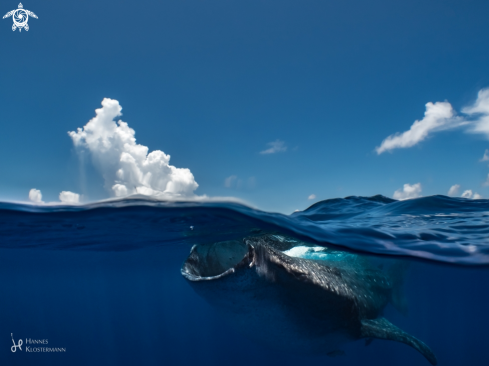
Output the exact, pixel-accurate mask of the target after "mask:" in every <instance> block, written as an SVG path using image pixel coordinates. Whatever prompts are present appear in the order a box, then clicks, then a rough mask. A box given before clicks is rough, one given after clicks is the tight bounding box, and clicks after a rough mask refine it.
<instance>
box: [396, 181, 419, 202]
mask: <svg viewBox="0 0 489 366" xmlns="http://www.w3.org/2000/svg"><path fill="white" fill-rule="evenodd" d="M393 197H394V199H396V200H401V201H402V200H407V199H410V198H417V197H421V183H416V184H413V185H411V184H407V183H406V184H404V186H403V188H402V189H398V190H397V191H395V192H394V196H393Z"/></svg>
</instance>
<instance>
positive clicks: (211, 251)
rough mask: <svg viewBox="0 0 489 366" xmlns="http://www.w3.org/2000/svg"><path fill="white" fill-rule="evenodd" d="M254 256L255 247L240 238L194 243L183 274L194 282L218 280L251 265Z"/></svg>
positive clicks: (184, 265)
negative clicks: (209, 242)
mask: <svg viewBox="0 0 489 366" xmlns="http://www.w3.org/2000/svg"><path fill="white" fill-rule="evenodd" d="M253 258H254V251H253V248H252V247H250V246H249V245H247V244H245V243H243V242H242V241H238V240H232V241H224V242H219V243H213V244H207V245H194V246H193V247H192V249H191V250H190V254H189V256H188V258H187V260H186V261H185V263H184V264H183V267H182V275H183V276H184V277H185V278H186V279H187V280H189V281H192V282H195V281H206V280H216V279H219V278H222V277H224V276H226V275H228V274H231V273H234V272H235V271H236V270H237V269H238V268H240V267H242V266H246V265H249V264H250V263H252V262H253Z"/></svg>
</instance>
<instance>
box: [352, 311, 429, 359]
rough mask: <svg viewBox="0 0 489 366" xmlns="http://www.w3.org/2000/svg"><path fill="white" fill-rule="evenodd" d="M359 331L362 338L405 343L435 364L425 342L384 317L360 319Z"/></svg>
mask: <svg viewBox="0 0 489 366" xmlns="http://www.w3.org/2000/svg"><path fill="white" fill-rule="evenodd" d="M361 332H362V334H361V337H362V338H378V339H386V340H390V341H396V342H402V343H405V344H407V345H408V346H411V347H413V348H414V349H416V350H417V351H418V352H419V353H421V354H422V355H423V356H424V357H426V359H427V360H428V361H429V362H430V363H431V364H432V365H436V364H437V360H436V357H435V355H434V354H433V352H432V351H431V349H430V348H429V347H428V346H427V345H426V344H424V343H423V342H421V341H420V340H419V339H417V338H415V337H413V336H412V335H410V334H407V333H406V332H404V331H403V330H401V329H399V328H398V327H396V326H395V325H393V324H392V323H390V322H389V321H388V320H387V319H385V318H378V319H364V320H362V328H361Z"/></svg>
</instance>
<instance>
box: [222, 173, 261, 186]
mask: <svg viewBox="0 0 489 366" xmlns="http://www.w3.org/2000/svg"><path fill="white" fill-rule="evenodd" d="M255 186H256V178H255V177H249V178H248V179H241V178H238V176H237V175H231V176H229V177H227V178H226V179H224V187H226V188H235V189H253V188H255Z"/></svg>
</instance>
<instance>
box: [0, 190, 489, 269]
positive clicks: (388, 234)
mask: <svg viewBox="0 0 489 366" xmlns="http://www.w3.org/2000/svg"><path fill="white" fill-rule="evenodd" d="M488 233H489V200H467V199H463V198H451V197H446V196H439V195H437V196H428V197H422V198H417V199H411V200H405V201H396V200H393V199H390V198H387V197H384V196H380V195H377V196H373V197H358V196H351V197H346V198H336V199H329V200H325V201H321V202H318V203H315V204H314V205H312V206H311V207H309V208H308V209H306V210H304V211H300V212H294V213H293V214H291V215H284V214H279V213H270V212H264V211H260V210H257V209H253V208H250V207H248V206H245V205H243V204H239V203H235V202H165V201H163V202H162V201H155V200H151V199H140V198H126V199H121V200H114V201H105V202H98V203H91V204H86V205H82V206H34V205H28V204H19V203H9V202H0V248H33V249H51V250H53V249H56V250H97V251H124V250H134V249H138V248H145V247H151V246H170V245H181V244H191V245H193V244H203V243H210V242H217V241H224V240H234V239H241V238H244V237H247V236H251V235H261V234H278V235H288V236H292V237H295V238H297V239H300V240H302V241H305V242H308V243H311V244H315V245H319V246H327V247H333V248H336V249H340V250H347V251H352V252H357V253H367V254H369V253H370V254H376V255H388V256H404V257H413V258H419V259H425V260H430V261H436V262H442V263H450V264H456V265H465V266H481V265H488V264H489V238H488V235H487V234H488Z"/></svg>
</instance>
